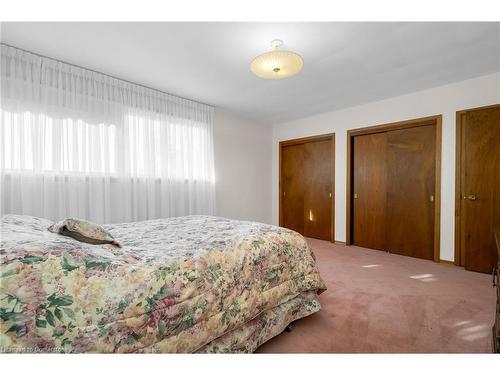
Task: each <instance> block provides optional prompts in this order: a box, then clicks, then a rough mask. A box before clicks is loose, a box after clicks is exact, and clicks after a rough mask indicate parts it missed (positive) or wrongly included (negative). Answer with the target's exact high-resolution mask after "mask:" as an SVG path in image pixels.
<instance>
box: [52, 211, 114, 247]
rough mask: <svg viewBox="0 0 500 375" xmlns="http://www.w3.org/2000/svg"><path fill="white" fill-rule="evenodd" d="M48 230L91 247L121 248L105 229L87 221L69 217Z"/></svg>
mask: <svg viewBox="0 0 500 375" xmlns="http://www.w3.org/2000/svg"><path fill="white" fill-rule="evenodd" d="M48 229H49V231H51V232H53V233H59V234H62V235H63V236H68V237H72V238H74V239H75V240H78V241H80V242H86V243H90V244H93V245H102V244H111V245H114V246H118V247H121V245H120V244H119V243H118V242H116V240H115V239H114V238H113V236H112V235H111V234H109V232H108V231H107V230H106V229H104V228H103V227H101V226H100V225H99V224H96V223H92V222H90V221H87V220H82V219H75V218H71V217H70V218H67V219H64V220H62V221H59V222H57V223H55V224H53V225H51V226H50V227H49V228H48Z"/></svg>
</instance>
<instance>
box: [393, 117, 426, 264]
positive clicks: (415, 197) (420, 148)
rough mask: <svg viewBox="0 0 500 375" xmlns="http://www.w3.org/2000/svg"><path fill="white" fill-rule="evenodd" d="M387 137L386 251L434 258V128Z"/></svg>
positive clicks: (414, 130) (416, 129)
mask: <svg viewBox="0 0 500 375" xmlns="http://www.w3.org/2000/svg"><path fill="white" fill-rule="evenodd" d="M386 134H387V152H386V153H387V220H386V231H387V234H386V241H387V242H386V250H387V251H389V252H391V253H396V254H401V255H407V256H412V257H416V258H424V259H433V258H434V200H435V199H434V197H435V192H434V189H435V180H436V173H435V172H436V171H435V161H436V141H435V136H436V126H435V125H428V126H418V127H413V128H407V129H401V130H393V131H389V132H387V133H386Z"/></svg>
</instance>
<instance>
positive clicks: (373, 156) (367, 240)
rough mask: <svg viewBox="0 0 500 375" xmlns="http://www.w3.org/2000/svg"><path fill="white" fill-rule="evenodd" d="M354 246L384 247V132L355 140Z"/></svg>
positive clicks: (385, 188)
mask: <svg viewBox="0 0 500 375" xmlns="http://www.w3.org/2000/svg"><path fill="white" fill-rule="evenodd" d="M353 142H354V144H353V148H354V154H353V155H354V160H353V180H354V181H353V243H354V244H355V245H357V246H361V247H367V248H370V249H379V250H385V247H386V239H385V235H386V206H387V200H386V190H387V187H386V180H387V178H386V173H387V172H386V143H387V136H386V133H375V134H367V135H360V136H356V137H354V140H353Z"/></svg>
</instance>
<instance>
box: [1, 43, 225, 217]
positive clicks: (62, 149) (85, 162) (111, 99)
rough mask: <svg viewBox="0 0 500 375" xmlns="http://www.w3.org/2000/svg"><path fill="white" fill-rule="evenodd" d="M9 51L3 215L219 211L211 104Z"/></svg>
mask: <svg viewBox="0 0 500 375" xmlns="http://www.w3.org/2000/svg"><path fill="white" fill-rule="evenodd" d="M1 47H2V50H1V52H2V60H1V63H2V64H1V68H2V69H1V77H0V78H1V88H2V91H1V94H2V96H1V99H2V100H1V102H0V120H1V124H0V146H1V151H0V167H1V182H2V189H1V191H0V193H1V203H2V206H1V211H2V213H3V214H5V213H18V214H29V215H34V216H42V217H47V218H50V219H54V220H57V219H61V218H64V217H67V216H78V217H82V218H87V219H90V220H94V221H97V222H120V221H122V222H123V221H134V220H143V219H152V218H158V217H168V216H179V215H188V214H213V213H214V208H215V187H214V171H213V170H214V166H213V140H212V116H213V109H212V108H211V107H209V106H206V105H203V104H199V103H195V102H191V101H188V100H185V99H181V98H177V97H174V96H171V95H167V94H164V93H161V92H157V91H154V90H150V89H147V88H144V87H142V86H137V85H133V84H130V83H128V82H124V81H120V80H117V79H114V78H111V77H108V76H104V75H100V74H97V73H95V72H91V71H86V70H84V69H81V68H75V67H73V66H71V65H67V64H63V63H61V62H57V61H53V60H50V59H47V58H41V57H39V56H36V55H33V54H30V53H27V52H24V51H20V50H17V49H15V48H13V47H7V46H4V45H2V46H1Z"/></svg>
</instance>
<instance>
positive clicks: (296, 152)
mask: <svg viewBox="0 0 500 375" xmlns="http://www.w3.org/2000/svg"><path fill="white" fill-rule="evenodd" d="M281 158H282V160H281V184H282V191H283V192H282V206H283V207H282V223H281V225H282V226H284V227H285V228H289V229H292V230H294V231H296V232H299V233H304V192H305V190H304V186H305V181H304V175H303V173H302V172H303V171H304V145H303V144H299V145H293V146H286V147H283V148H282V149H281Z"/></svg>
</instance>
